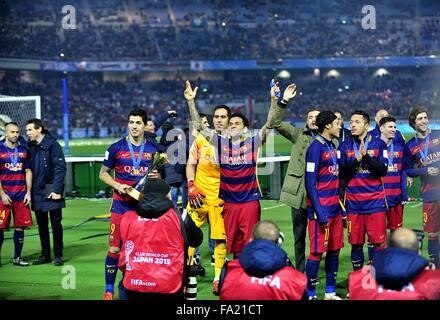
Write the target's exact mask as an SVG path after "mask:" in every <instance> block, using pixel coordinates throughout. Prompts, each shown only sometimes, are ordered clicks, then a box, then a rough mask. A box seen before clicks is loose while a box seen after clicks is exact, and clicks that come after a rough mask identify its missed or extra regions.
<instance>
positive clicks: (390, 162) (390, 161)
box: [388, 143, 394, 169]
mask: <svg viewBox="0 0 440 320" xmlns="http://www.w3.org/2000/svg"><path fill="white" fill-rule="evenodd" d="M388 151H389V152H388V169H389V168H390V167H391V166H393V159H394V143H391V146H390V149H388Z"/></svg>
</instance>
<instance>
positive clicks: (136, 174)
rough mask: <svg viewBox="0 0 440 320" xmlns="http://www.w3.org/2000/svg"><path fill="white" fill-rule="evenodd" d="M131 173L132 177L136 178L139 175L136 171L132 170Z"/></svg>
mask: <svg viewBox="0 0 440 320" xmlns="http://www.w3.org/2000/svg"><path fill="white" fill-rule="evenodd" d="M131 173H132V175H134V176H138V175H139V170H138V169H133V170H132V171H131Z"/></svg>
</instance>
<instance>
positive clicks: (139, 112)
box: [127, 109, 149, 124]
mask: <svg viewBox="0 0 440 320" xmlns="http://www.w3.org/2000/svg"><path fill="white" fill-rule="evenodd" d="M131 116H133V117H141V118H142V121H143V122H144V124H147V121H148V120H149V119H148V116H147V112H146V111H145V110H144V109H133V110H131V111H130V113H129V114H128V117H127V121H128V120H129V119H130V117H131Z"/></svg>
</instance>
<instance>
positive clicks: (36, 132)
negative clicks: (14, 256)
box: [26, 118, 66, 266]
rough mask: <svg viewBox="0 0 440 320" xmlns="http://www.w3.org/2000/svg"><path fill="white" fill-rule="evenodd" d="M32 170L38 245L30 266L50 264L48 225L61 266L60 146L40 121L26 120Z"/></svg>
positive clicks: (63, 170) (62, 169) (63, 168)
mask: <svg viewBox="0 0 440 320" xmlns="http://www.w3.org/2000/svg"><path fill="white" fill-rule="evenodd" d="M26 135H27V137H28V140H29V143H28V148H29V152H30V156H31V158H30V163H31V170H32V175H33V179H32V202H31V208H32V210H34V211H35V217H36V218H37V223H38V232H39V234H40V242H41V256H40V257H39V258H38V259H37V260H35V261H34V262H33V264H34V265H35V264H43V263H49V262H51V257H50V240H49V221H48V212H49V215H50V223H51V225H52V233H53V246H54V254H55V261H54V264H55V265H56V266H61V265H63V226H62V225H61V218H62V211H61V209H62V208H64V207H65V206H66V203H65V200H64V197H63V191H64V178H65V176H66V161H65V159H64V154H63V150H62V149H61V146H60V144H59V143H58V142H57V141H56V139H55V138H54V137H52V136H51V135H50V133H49V131H47V130H46V129H45V128H44V125H43V122H42V121H41V120H40V119H36V118H34V119H30V120H28V121H27V124H26Z"/></svg>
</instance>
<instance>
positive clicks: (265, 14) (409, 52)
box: [0, 0, 440, 61]
mask: <svg viewBox="0 0 440 320" xmlns="http://www.w3.org/2000/svg"><path fill="white" fill-rule="evenodd" d="M421 2H422V3H421V5H420V7H421V10H420V15H415V13H414V12H412V11H411V1H390V2H387V4H386V5H385V4H381V5H377V8H376V10H377V14H378V15H380V19H378V20H377V26H376V29H375V30H368V32H366V31H365V30H363V29H362V25H361V19H362V18H363V15H362V13H361V10H362V6H361V5H360V4H359V3H356V2H351V1H330V2H328V3H322V2H318V1H295V3H294V4H293V3H290V2H289V1H276V2H275V1H274V2H270V1H269V2H266V1H264V2H261V1H260V2H259V1H256V2H253V3H252V4H251V3H248V2H247V3H246V6H245V7H243V6H240V3H239V2H234V1H222V2H221V3H220V2H217V1H191V2H188V1H173V2H171V3H170V4H169V7H167V5H166V4H165V3H160V2H156V1H144V2H143V3H138V2H131V3H130V4H126V7H124V6H123V4H122V3H123V1H122V0H112V2H111V3H110V4H109V3H108V1H86V2H85V3H84V4H82V3H78V4H75V9H76V24H77V27H76V29H74V30H69V29H67V30H63V29H60V28H59V27H58V23H57V22H56V21H58V20H61V19H62V18H63V15H62V14H61V8H62V6H63V5H64V4H63V3H62V2H60V1H54V2H51V6H50V7H49V8H50V10H49V11H48V10H47V7H46V6H44V5H41V4H39V3H37V2H12V1H6V7H5V10H3V14H2V19H0V38H1V39H2V46H1V48H0V56H2V57H14V58H23V57H26V58H31V57H33V58H42V59H54V58H57V59H59V58H60V57H59V54H60V53H61V52H63V53H64V59H69V60H75V59H76V60H82V59H85V60H87V59H99V60H111V59H113V60H114V59H144V60H155V61H157V60H162V61H170V60H193V59H208V60H212V59H219V60H225V59H274V52H276V57H275V58H282V59H287V58H303V57H308V58H326V57H346V56H355V57H358V56H423V55H431V54H438V53H439V52H440V51H439V50H440V46H439V39H440V29H439V15H440V6H439V4H438V3H436V2H430V1H428V0H425V1H421ZM424 2H426V3H424ZM86 4H87V5H86ZM24 10H26V11H24ZM22 12H26V14H27V17H28V19H27V22H24V21H23V20H22V19H20V15H21V13H22ZM353 12H357V14H356V15H353ZM409 21H410V23H408V22H409ZM16 30H20V32H19V33H17V32H16ZM225 39H227V41H225ZM41 43H44V44H45V45H44V46H43V45H41ZM109 47H111V48H112V49H111V50H107V48H109Z"/></svg>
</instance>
